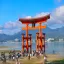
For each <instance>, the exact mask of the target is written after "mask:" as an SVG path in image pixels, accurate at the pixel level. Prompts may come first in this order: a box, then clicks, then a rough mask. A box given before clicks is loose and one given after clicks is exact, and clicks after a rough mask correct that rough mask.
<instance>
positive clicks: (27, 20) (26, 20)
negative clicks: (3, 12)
mask: <svg viewBox="0 0 64 64" xmlns="http://www.w3.org/2000/svg"><path fill="white" fill-rule="evenodd" d="M49 18H50V14H48V15H46V16H42V17H39V18H20V19H19V21H21V22H22V24H32V23H39V22H46V20H48V19H49Z"/></svg>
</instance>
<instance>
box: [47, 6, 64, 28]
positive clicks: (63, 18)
mask: <svg viewBox="0 0 64 64" xmlns="http://www.w3.org/2000/svg"><path fill="white" fill-rule="evenodd" d="M47 23H48V26H49V27H52V28H60V27H62V26H64V6H60V7H58V8H56V9H55V10H54V11H53V12H52V13H51V18H50V20H49V21H48V22H47Z"/></svg>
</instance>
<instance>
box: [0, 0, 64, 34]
mask: <svg viewBox="0 0 64 64" xmlns="http://www.w3.org/2000/svg"><path fill="white" fill-rule="evenodd" d="M49 13H50V14H51V15H50V16H51V18H50V20H48V22H47V26H48V27H50V28H52V29H56V28H60V27H63V26H64V18H63V16H64V0H0V33H5V34H9V33H10V32H11V34H14V33H17V32H19V31H20V30H21V28H22V26H23V25H22V24H21V23H20V22H19V21H18V20H19V18H25V17H28V16H31V17H39V16H43V15H46V14H49ZM11 29H12V31H11Z"/></svg>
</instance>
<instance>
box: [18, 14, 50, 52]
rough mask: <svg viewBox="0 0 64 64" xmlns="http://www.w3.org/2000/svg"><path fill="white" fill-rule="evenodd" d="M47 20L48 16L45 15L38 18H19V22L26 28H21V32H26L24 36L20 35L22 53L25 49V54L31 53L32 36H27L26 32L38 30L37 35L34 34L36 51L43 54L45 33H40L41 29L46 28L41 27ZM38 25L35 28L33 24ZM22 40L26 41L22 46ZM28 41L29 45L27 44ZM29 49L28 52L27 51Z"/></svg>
mask: <svg viewBox="0 0 64 64" xmlns="http://www.w3.org/2000/svg"><path fill="white" fill-rule="evenodd" d="M48 19H50V15H46V16H43V17H39V18H20V19H19V21H21V22H22V24H25V25H26V26H25V27H23V28H22V30H26V36H24V34H22V52H23V51H24V48H26V50H27V53H29V51H30V53H31V52H32V35H30V36H29V34H28V30H36V29H37V30H39V32H38V33H36V51H39V50H40V51H44V52H45V33H42V29H44V28H46V26H42V23H44V22H46V21H47V20H48ZM37 23H38V24H39V26H35V24H37ZM29 24H32V27H31V26H29ZM24 40H25V41H26V44H24ZM28 41H30V43H29V42H28ZM29 48H30V50H29Z"/></svg>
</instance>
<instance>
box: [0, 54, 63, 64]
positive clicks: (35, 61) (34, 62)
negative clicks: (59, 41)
mask: <svg viewBox="0 0 64 64" xmlns="http://www.w3.org/2000/svg"><path fill="white" fill-rule="evenodd" d="M62 59H64V57H61V56H60V55H58V54H47V60H48V61H49V62H51V61H55V60H62ZM19 62H20V63H21V64H42V63H43V56H40V57H39V58H37V57H35V56H34V57H31V59H30V60H28V57H24V58H22V59H19ZM15 63H16V61H9V60H7V63H6V64H15ZM0 64H2V61H0Z"/></svg>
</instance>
